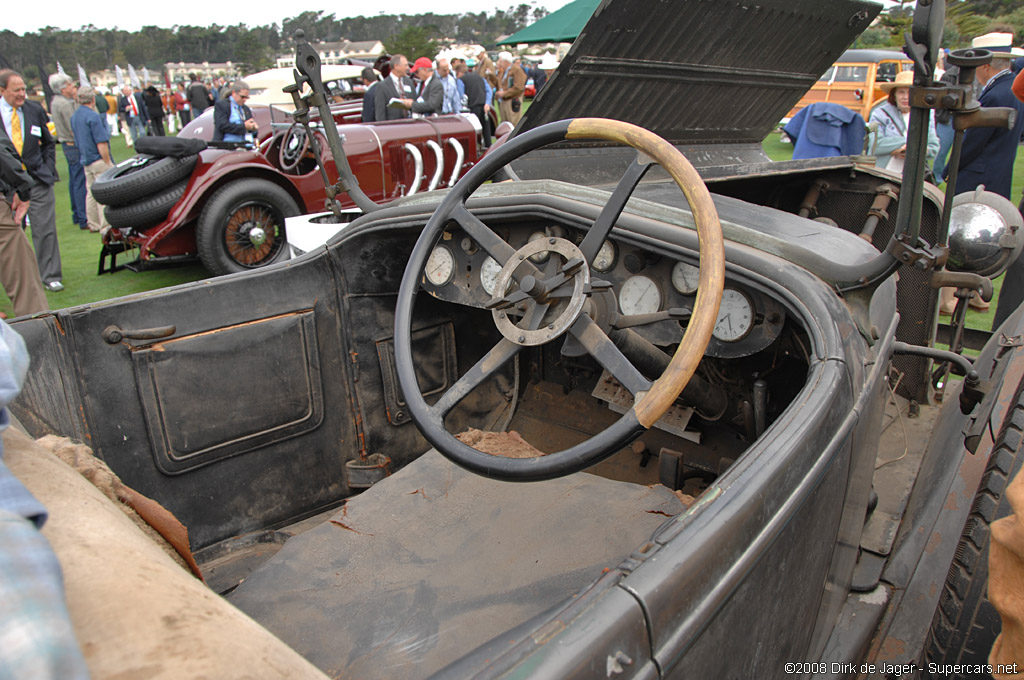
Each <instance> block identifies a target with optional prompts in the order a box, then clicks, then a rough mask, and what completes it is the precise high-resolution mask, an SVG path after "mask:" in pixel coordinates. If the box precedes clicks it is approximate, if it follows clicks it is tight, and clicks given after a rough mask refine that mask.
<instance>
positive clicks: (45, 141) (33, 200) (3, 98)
mask: <svg viewBox="0 0 1024 680" xmlns="http://www.w3.org/2000/svg"><path fill="white" fill-rule="evenodd" d="M26 94H27V93H26V90H25V80H24V79H23V78H22V77H21V75H19V74H18V73H16V72H14V71H12V70H10V69H4V70H2V71H0V117H2V118H3V123H4V131H5V133H6V134H7V138H8V139H10V140H11V142H13V143H14V149H15V150H16V151H17V152H18V153H19V154H20V155H21V162H22V165H24V166H25V169H26V170H27V171H28V174H29V175H31V177H32V179H33V180H35V184H34V185H33V186H32V188H31V191H30V193H29V199H30V205H29V208H28V219H29V222H30V223H31V225H32V242H33V243H34V244H35V248H36V261H37V262H38V263H39V273H40V274H41V275H42V281H43V285H44V286H46V288H47V290H50V291H51V292H54V293H56V292H58V291H62V290H64V284H63V283H61V278H62V273H61V266H60V246H59V244H58V243H57V209H56V208H57V203H56V199H55V197H54V195H53V185H54V183H55V182H56V181H57V180H58V179H59V177H58V175H57V141H56V140H55V139H54V138H53V135H51V134H50V131H49V129H47V127H46V123H47V116H46V111H44V110H43V107H42V106H40V105H39V104H38V103H37V102H34V101H31V100H29V99H27V97H26Z"/></svg>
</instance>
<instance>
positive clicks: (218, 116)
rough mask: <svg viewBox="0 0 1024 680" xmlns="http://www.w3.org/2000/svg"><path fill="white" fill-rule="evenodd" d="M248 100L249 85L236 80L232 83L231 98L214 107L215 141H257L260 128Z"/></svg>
mask: <svg viewBox="0 0 1024 680" xmlns="http://www.w3.org/2000/svg"><path fill="white" fill-rule="evenodd" d="M248 98H249V85H248V83H246V82H245V81H244V80H236V81H235V82H233V83H231V96H230V97H224V98H223V99H220V100H218V101H217V103H216V104H214V105H213V141H215V142H221V141H223V142H248V143H252V142H253V141H254V140H255V139H256V131H257V129H258V128H259V126H258V125H256V120H255V119H254V118H253V117H252V111H251V110H250V109H249V107H248V106H247V105H246V103H245V101H246V100H247V99H248Z"/></svg>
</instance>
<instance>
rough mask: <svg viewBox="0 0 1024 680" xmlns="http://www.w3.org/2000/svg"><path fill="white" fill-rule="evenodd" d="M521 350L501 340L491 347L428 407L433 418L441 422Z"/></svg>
mask: <svg viewBox="0 0 1024 680" xmlns="http://www.w3.org/2000/svg"><path fill="white" fill-rule="evenodd" d="M520 349H522V347H520V346H519V345H517V344H515V343H514V342H512V341H510V340H506V339H505V338H502V339H501V341H499V342H498V344H497V345H495V346H494V347H492V348H491V349H490V350H489V351H488V352H487V354H485V355H483V356H482V357H480V360H479V361H477V362H476V363H475V364H474V365H473V368H471V369H469V370H468V371H467V372H466V374H465V375H464V376H462V377H461V378H459V379H458V380H456V381H455V384H454V385H452V386H451V387H449V388H448V390H447V391H446V392H445V393H444V394H442V395H441V398H440V399H438V400H437V401H436V402H434V405H433V406H431V407H430V412H431V414H433V416H434V417H435V418H438V419H441V420H443V419H444V417H445V416H446V415H448V413H449V412H450V411H451V410H452V409H453V408H455V407H456V406H457V405H458V404H459V402H460V401H462V400H463V399H465V398H466V396H467V395H468V394H469V393H470V392H472V391H473V390H475V389H476V388H477V387H479V386H480V384H481V383H482V382H483V381H485V380H487V378H489V377H491V376H492V375H494V372H495V371H497V370H498V369H499V368H501V367H502V366H504V365H505V363H506V362H507V361H508V360H509V359H511V358H512V357H514V356H515V355H516V354H518V353H519V350H520Z"/></svg>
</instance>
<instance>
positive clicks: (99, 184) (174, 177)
mask: <svg viewBox="0 0 1024 680" xmlns="http://www.w3.org/2000/svg"><path fill="white" fill-rule="evenodd" d="M198 160H199V156H198V155H192V156H186V157H184V158H172V157H171V156H164V157H156V156H146V155H139V156H134V157H132V158H129V159H128V160H127V161H123V162H121V163H118V164H117V165H115V166H114V167H112V168H110V169H109V170H107V171H106V172H104V173H103V174H102V175H100V176H99V177H97V178H96V181H95V182H93V184H92V195H93V198H95V199H96V201H97V202H99V203H102V204H104V205H110V206H124V205H129V204H130V203H132V202H134V201H139V200H141V199H144V198H147V197H149V196H152V195H153V194H158V193H161V194H162V193H164V190H166V189H167V188H168V187H170V186H173V185H174V184H175V183H176V182H178V181H179V180H182V179H184V178H186V177H188V176H189V175H191V174H192V169H193V168H194V167H195V166H196V161H198Z"/></svg>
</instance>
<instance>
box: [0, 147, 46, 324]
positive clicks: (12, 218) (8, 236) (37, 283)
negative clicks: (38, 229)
mask: <svg viewBox="0 0 1024 680" xmlns="http://www.w3.org/2000/svg"><path fill="white" fill-rule="evenodd" d="M33 185H35V180H33V179H32V177H31V175H29V174H28V173H27V172H25V170H24V169H22V167H21V158H20V157H19V156H18V152H17V151H16V150H15V148H14V144H13V143H11V140H10V139H8V138H7V136H6V135H0V284H2V285H3V287H4V290H5V291H6V292H7V296H8V297H9V298H11V302H13V303H14V315H15V316H22V315H24V314H34V313H36V312H42V311H45V310H47V309H49V308H50V307H49V305H48V304H47V302H46V293H45V292H43V282H42V280H41V279H40V277H39V266H38V265H37V264H36V256H35V255H34V254H33V253H32V246H30V245H29V243H28V238H26V236H25V231H24V230H23V229H22V228H21V222H22V220H23V219H25V213H26V211H27V210H28V208H29V206H30V205H31V201H30V196H31V194H32V187H33Z"/></svg>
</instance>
